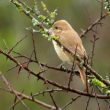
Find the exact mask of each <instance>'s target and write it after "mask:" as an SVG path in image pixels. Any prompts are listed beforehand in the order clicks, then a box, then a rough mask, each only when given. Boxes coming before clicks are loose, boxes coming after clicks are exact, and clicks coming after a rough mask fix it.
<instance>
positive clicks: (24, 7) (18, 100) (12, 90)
mask: <svg viewBox="0 0 110 110" xmlns="http://www.w3.org/2000/svg"><path fill="white" fill-rule="evenodd" d="M11 2H12V3H13V4H14V5H16V7H17V8H20V7H22V10H21V11H22V12H23V13H24V14H25V15H26V16H27V17H29V18H30V19H31V20H32V19H36V18H35V15H36V16H39V15H38V14H37V13H35V12H34V11H33V9H31V8H30V7H29V6H28V5H26V4H25V3H24V2H21V1H19V0H11ZM101 5H102V7H101V15H100V17H99V18H98V19H97V20H96V21H94V22H93V23H92V24H91V25H89V26H88V28H87V29H86V30H85V31H83V32H82V33H81V35H80V37H81V38H82V37H84V36H86V34H87V33H88V32H90V31H92V30H93V28H94V27H95V26H97V25H101V21H102V20H103V19H105V18H106V17H107V16H108V13H104V14H103V13H102V11H103V4H101ZM44 7H45V6H44ZM48 13H49V12H48ZM37 27H38V28H40V29H43V30H44V28H45V27H44V25H43V23H42V22H39V23H38V24H37ZM48 34H49V33H48ZM24 39H25V37H24V38H23V39H21V40H20V41H18V42H17V43H16V44H15V45H14V46H13V47H12V48H11V49H10V50H9V51H8V52H4V51H3V50H2V49H0V54H2V55H4V56H6V58H7V59H10V60H11V61H12V62H14V63H15V64H16V65H15V67H13V68H12V69H14V68H16V67H19V72H20V71H21V70H26V71H27V73H29V74H30V75H33V76H35V77H36V78H38V79H40V80H42V81H43V82H44V83H47V84H50V85H52V86H55V87H57V89H49V90H45V91H42V92H39V93H36V94H31V95H30V96H28V95H26V94H24V93H23V92H18V91H16V90H15V88H13V87H12V85H11V84H10V83H9V82H8V80H7V79H6V78H5V76H4V75H3V74H1V75H0V77H1V79H2V80H3V81H4V83H5V85H6V86H7V88H8V89H7V90H5V91H7V92H9V93H11V94H13V95H14V96H15V100H14V104H13V105H12V108H13V109H14V107H15V105H16V104H18V103H22V104H23V106H25V108H26V109H27V110H29V107H28V106H27V105H26V104H25V103H24V102H23V100H24V99H25V100H29V101H32V102H34V103H36V104H38V105H40V106H42V107H44V108H47V109H52V110H64V109H66V108H67V107H68V106H69V105H71V104H72V103H73V102H74V101H76V100H77V99H78V98H79V97H81V96H87V97H89V99H88V102H87V106H86V110H87V108H88V105H89V101H90V99H91V98H95V99H96V101H97V104H98V109H99V110H100V105H99V102H98V99H110V96H109V95H100V94H97V93H96V92H92V93H89V92H84V91H80V90H77V89H74V88H71V87H70V83H71V79H72V75H73V73H74V74H76V75H79V73H77V72H74V63H73V66H72V69H71V70H69V69H64V68H57V67H54V66H48V65H47V64H44V63H41V62H39V61H38V57H37V53H36V46H35V39H34V37H33V33H32V42H33V51H32V54H31V56H30V57H27V56H25V55H22V54H21V53H19V52H15V51H14V48H15V47H16V46H17V45H18V44H20V42H21V41H23V40H24ZM96 40H97V38H95V36H94V41H93V49H92V58H91V64H93V61H92V60H93V57H94V49H95V41H96ZM56 41H57V40H56ZM57 42H58V41H57ZM58 44H59V45H61V44H60V43H59V42H58ZM64 48H65V47H64ZM65 50H66V51H68V52H69V53H70V54H72V53H71V52H70V51H69V50H68V49H67V48H65ZM12 52H14V53H16V54H17V55H18V56H17V57H14V56H12ZM33 54H34V59H33V58H32V56H33ZM18 58H25V59H27V60H28V61H26V62H23V63H21V62H19V60H18ZM77 59H78V60H79V61H80V62H81V59H80V58H79V57H77ZM32 62H33V63H37V64H38V65H39V67H41V68H40V69H41V70H42V71H41V72H39V73H35V72H33V71H32V70H31V69H30V68H29V67H28V64H30V63H32ZM83 66H84V67H85V68H86V69H87V70H89V73H92V74H93V75H94V76H95V77H96V78H97V79H98V80H100V81H101V82H103V83H104V84H105V85H106V86H107V87H108V86H110V82H109V81H107V80H106V79H104V78H103V77H102V76H101V75H100V74H99V73H98V72H96V71H95V70H94V69H93V68H92V65H91V66H90V65H89V64H87V63H86V62H84V64H83ZM42 67H46V68H48V69H53V70H57V71H63V72H66V73H70V77H69V82H68V86H67V87H66V86H63V85H61V84H59V83H57V82H55V81H51V80H48V79H46V78H44V77H43V76H42V75H41V74H43V73H44V72H45V71H46V70H44V68H42ZM10 70H11V69H10ZM19 72H18V73H19ZM55 92H66V93H67V92H68V93H76V94H78V95H79V96H77V97H75V98H72V99H71V100H70V101H69V102H68V103H67V104H66V105H65V106H63V107H62V109H61V108H60V107H58V105H57V104H56V102H55V100H54V97H53V94H52V93H55ZM45 93H49V94H50V97H51V99H52V102H53V104H54V106H53V105H49V104H47V103H45V102H42V101H40V100H37V99H36V98H35V96H38V95H40V94H43V95H44V94H45Z"/></svg>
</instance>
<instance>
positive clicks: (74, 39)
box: [59, 31, 86, 58]
mask: <svg viewBox="0 0 110 110" xmlns="http://www.w3.org/2000/svg"><path fill="white" fill-rule="evenodd" d="M59 42H60V43H61V44H62V45H63V46H64V47H65V48H67V49H68V50H69V51H71V53H72V54H73V55H74V54H75V53H76V54H77V55H78V56H80V57H81V58H84V57H86V51H85V49H84V47H83V44H82V41H81V39H80V37H79V35H78V34H77V33H76V32H75V31H64V32H63V33H62V34H61V36H60V39H59Z"/></svg>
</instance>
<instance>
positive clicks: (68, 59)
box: [52, 40, 73, 64]
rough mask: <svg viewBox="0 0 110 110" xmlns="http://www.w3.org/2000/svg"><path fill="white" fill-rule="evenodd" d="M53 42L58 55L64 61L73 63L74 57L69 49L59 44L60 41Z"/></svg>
mask: <svg viewBox="0 0 110 110" xmlns="http://www.w3.org/2000/svg"><path fill="white" fill-rule="evenodd" d="M52 42H53V45H54V48H55V51H56V53H57V55H58V57H59V58H60V59H61V60H62V61H63V62H66V63H68V64H73V57H72V56H71V55H70V54H69V53H68V52H67V51H65V50H64V48H63V46H62V47H61V46H59V45H58V43H57V42H56V41H54V40H53V41H52Z"/></svg>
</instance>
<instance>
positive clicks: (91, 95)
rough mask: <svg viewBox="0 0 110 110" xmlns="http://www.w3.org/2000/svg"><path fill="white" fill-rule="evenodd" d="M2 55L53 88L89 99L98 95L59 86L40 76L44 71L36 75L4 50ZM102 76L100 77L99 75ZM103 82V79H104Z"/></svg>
mask: <svg viewBox="0 0 110 110" xmlns="http://www.w3.org/2000/svg"><path fill="white" fill-rule="evenodd" d="M0 53H1V54H3V55H4V56H6V57H7V58H8V59H10V60H11V61H13V62H14V63H15V64H16V65H19V67H20V68H22V69H24V70H26V71H27V72H28V73H30V74H31V75H33V76H35V77H37V78H38V79H40V80H42V81H44V82H45V81H46V83H48V84H51V85H53V86H55V87H58V88H60V89H63V90H65V91H68V92H72V93H76V94H79V95H83V96H89V97H94V98H95V97H96V94H94V93H93V94H90V93H86V92H82V91H79V90H76V89H73V88H68V87H65V86H62V85H60V84H58V83H56V82H53V81H51V80H47V79H45V78H44V77H42V76H41V75H40V73H42V72H44V71H41V72H39V73H37V74H36V73H35V72H33V71H31V70H30V69H29V68H27V67H26V66H23V65H22V64H21V63H20V62H18V61H17V60H16V59H15V58H14V57H12V56H11V55H8V54H7V53H5V52H3V51H2V50H0ZM87 67H88V69H90V70H91V72H94V73H95V71H94V70H92V69H91V68H90V67H89V66H87ZM99 76H100V75H99ZM102 80H103V79H102ZM103 81H105V80H103ZM97 98H99V99H110V96H107V95H98V94H97Z"/></svg>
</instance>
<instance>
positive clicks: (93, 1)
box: [0, 0, 110, 110]
mask: <svg viewBox="0 0 110 110" xmlns="http://www.w3.org/2000/svg"><path fill="white" fill-rule="evenodd" d="M22 1H25V2H26V3H27V4H28V5H29V6H31V7H32V6H33V3H34V2H33V1H34V0H22ZM36 1H37V2H38V7H39V8H41V7H40V2H41V0H36ZM43 1H44V2H45V4H47V7H48V9H49V10H54V9H55V8H57V9H58V16H57V19H65V20H67V21H68V22H69V23H70V24H71V25H72V26H73V27H74V29H75V30H76V31H77V32H78V33H79V34H80V33H81V30H84V29H86V28H87V27H88V26H89V25H90V24H91V23H93V22H94V21H95V20H96V19H97V18H98V17H99V16H100V10H101V6H100V3H98V2H97V0H64V1H63V0H43ZM109 19H110V17H107V18H106V19H104V20H103V25H102V27H100V26H98V27H97V37H99V38H100V39H99V40H98V41H97V43H96V47H95V56H94V64H93V67H94V68H95V69H96V70H97V71H98V72H99V73H100V74H101V75H102V76H105V75H106V74H109V72H110V49H109V48H110V36H109V35H110V20H109ZM30 26H32V24H31V21H30V20H29V19H28V18H27V17H26V16H25V15H24V14H23V13H20V12H19V11H18V10H17V8H16V7H15V6H14V5H13V4H12V3H10V2H9V0H0V48H2V49H5V48H11V47H12V46H13V45H14V44H15V43H16V42H17V41H19V40H20V39H21V38H22V37H24V36H26V35H27V36H28V37H27V38H26V39H25V40H24V41H23V42H22V43H21V44H20V45H18V46H17V47H16V51H19V52H21V53H23V54H25V55H27V56H29V55H30V52H32V40H31V33H30V32H28V31H26V28H27V27H30ZM93 34H94V33H93V32H90V33H88V34H87V36H86V37H85V38H83V39H82V40H83V44H84V46H85V48H86V50H87V53H88V54H89V55H90V54H91V50H92V44H91V43H90V40H92V39H93ZM34 37H35V40H36V47H37V55H38V59H39V60H40V61H41V62H43V63H46V64H49V65H53V66H58V65H59V64H61V61H60V60H59V58H58V57H57V55H56V53H55V51H54V48H53V45H52V44H51V42H48V41H47V40H46V39H44V38H42V37H41V35H39V34H34ZM27 49H28V50H27ZM12 66H14V64H13V63H12V62H10V61H8V60H7V59H6V58H5V57H3V56H2V55H0V71H2V73H4V74H5V76H6V78H7V79H8V80H9V81H10V82H11V83H12V84H13V86H14V87H15V88H16V89H17V90H19V91H22V90H24V93H26V94H28V95H29V94H30V93H31V92H32V93H36V92H39V91H42V90H45V89H46V87H47V85H44V84H43V82H41V81H37V80H36V78H34V77H33V76H31V77H29V78H28V74H26V72H25V71H22V72H21V73H20V75H18V73H17V72H18V69H14V70H12V71H9V72H7V70H8V69H9V68H11V67H12ZM30 66H31V68H32V69H33V70H34V71H38V70H37V66H36V65H30ZM46 76H47V77H48V78H49V79H51V80H54V81H57V82H60V83H61V84H66V82H67V81H66V80H67V78H68V75H66V74H64V73H60V72H53V71H50V70H49V71H48V72H47V74H46ZM77 82H78V83H77ZM79 82H80V79H79V78H75V80H74V81H73V86H74V87H77V88H80V89H82V86H81V83H79ZM0 87H4V85H3V83H2V81H0ZM75 95H76V94H69V95H68V94H66V95H64V93H55V94H54V97H55V100H56V102H57V104H58V105H59V106H60V107H62V106H63V105H64V104H66V103H67V102H68V101H69V100H70V99H71V98H72V97H73V98H74V97H75ZM37 99H40V100H42V101H44V102H47V103H49V104H53V103H52V101H51V98H50V97H49V95H48V94H47V95H45V96H38V97H37ZM85 100H87V98H81V99H78V100H77V101H76V102H74V103H73V104H72V105H71V106H70V107H69V110H83V109H85V106H86V102H87V101H85ZM13 101H14V97H13V96H12V95H10V94H9V93H6V92H4V91H2V90H0V110H8V109H9V108H10V107H11V105H12V104H13ZM25 102H26V104H27V105H28V106H29V107H30V108H31V110H45V108H42V107H41V106H39V105H36V104H33V103H31V102H29V101H25ZM79 104H80V106H79ZM97 107H98V105H97V103H96V100H95V101H94V100H91V102H90V106H89V109H88V110H97ZM100 107H101V110H107V105H106V103H105V102H104V101H100ZM15 110H25V108H24V107H23V106H22V105H21V104H18V105H17V106H16V108H15Z"/></svg>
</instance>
